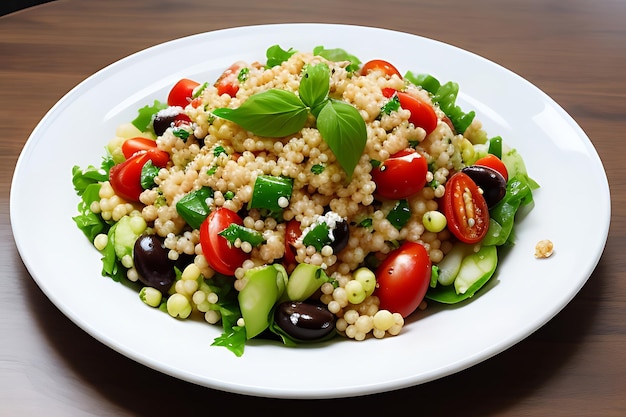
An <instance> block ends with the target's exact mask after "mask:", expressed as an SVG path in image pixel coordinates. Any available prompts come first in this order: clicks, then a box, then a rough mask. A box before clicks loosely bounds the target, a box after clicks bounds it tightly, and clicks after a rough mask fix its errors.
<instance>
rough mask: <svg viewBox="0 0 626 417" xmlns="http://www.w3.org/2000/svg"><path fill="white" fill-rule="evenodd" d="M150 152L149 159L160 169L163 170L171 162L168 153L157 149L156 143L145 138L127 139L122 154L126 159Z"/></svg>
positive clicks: (123, 144)
mask: <svg viewBox="0 0 626 417" xmlns="http://www.w3.org/2000/svg"><path fill="white" fill-rule="evenodd" d="M148 151H150V152H149V153H150V156H149V159H150V160H151V161H152V163H153V164H154V165H156V166H158V167H159V168H163V167H165V166H166V165H167V162H168V161H169V160H170V156H169V154H168V153H167V152H165V151H162V150H160V149H158V148H157V144H156V141H154V140H152V139H148V138H143V137H136V138H130V139H126V140H125V141H124V143H122V153H123V154H124V157H125V158H126V159H128V158H130V157H131V156H133V155H134V154H136V153H138V152H148Z"/></svg>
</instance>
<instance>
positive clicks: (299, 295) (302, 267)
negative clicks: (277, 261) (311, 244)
mask: <svg viewBox="0 0 626 417" xmlns="http://www.w3.org/2000/svg"><path fill="white" fill-rule="evenodd" d="M328 280H329V278H328V275H326V273H325V272H324V270H323V269H322V267H320V266H318V265H311V264H298V266H296V268H295V269H294V270H293V272H291V275H290V276H289V280H288V281H287V298H288V299H289V300H290V301H304V300H306V299H307V298H309V297H310V296H312V295H313V294H314V293H315V291H317V290H318V289H319V288H320V287H321V286H322V284H324V283H325V282H327V281H328Z"/></svg>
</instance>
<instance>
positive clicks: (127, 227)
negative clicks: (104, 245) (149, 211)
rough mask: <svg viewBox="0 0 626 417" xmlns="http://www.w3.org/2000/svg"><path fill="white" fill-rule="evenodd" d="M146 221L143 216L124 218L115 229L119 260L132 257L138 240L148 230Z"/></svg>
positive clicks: (116, 253) (116, 252)
mask: <svg viewBox="0 0 626 417" xmlns="http://www.w3.org/2000/svg"><path fill="white" fill-rule="evenodd" d="M146 228H147V224H146V221H145V220H144V219H143V217H141V216H128V215H127V216H124V217H122V218H121V219H120V220H119V222H117V227H116V228H115V240H114V242H115V255H116V256H117V258H118V259H120V260H121V259H123V258H124V256H127V255H129V256H132V254H133V248H134V246H135V241H136V240H137V238H138V237H139V236H140V235H141V234H142V233H143V232H144V231H145V230H146Z"/></svg>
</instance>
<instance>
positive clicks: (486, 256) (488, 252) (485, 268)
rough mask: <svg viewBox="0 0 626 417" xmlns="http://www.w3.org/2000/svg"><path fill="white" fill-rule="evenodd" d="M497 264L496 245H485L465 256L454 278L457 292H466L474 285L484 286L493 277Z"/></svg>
mask: <svg viewBox="0 0 626 417" xmlns="http://www.w3.org/2000/svg"><path fill="white" fill-rule="evenodd" d="M497 265H498V251H497V249H496V247H495V246H483V247H482V248H480V250H479V251H478V252H476V253H473V254H471V255H469V256H467V257H465V258H464V259H463V262H461V268H460V269H459V273H458V275H457V276H456V279H455V280H454V289H455V290H456V292H457V294H465V293H466V292H468V290H470V289H471V288H472V287H474V286H478V288H480V287H482V285H483V284H484V283H485V282H487V280H489V278H491V275H493V273H494V272H495V270H496V266H497ZM478 288H476V289H478ZM474 292H475V291H474Z"/></svg>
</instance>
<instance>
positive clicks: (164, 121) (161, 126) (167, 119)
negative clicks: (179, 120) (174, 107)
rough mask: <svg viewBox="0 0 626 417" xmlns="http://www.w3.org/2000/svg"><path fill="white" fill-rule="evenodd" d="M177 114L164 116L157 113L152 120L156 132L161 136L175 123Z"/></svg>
mask: <svg viewBox="0 0 626 417" xmlns="http://www.w3.org/2000/svg"><path fill="white" fill-rule="evenodd" d="M176 116H177V115H167V116H162V115H159V114H158V113H157V114H156V116H155V117H154V120H153V121H152V127H153V128H154V133H155V134H156V135H157V136H161V135H162V134H163V133H164V132H165V131H166V130H167V128H168V127H170V126H171V125H172V123H174V120H176Z"/></svg>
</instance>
